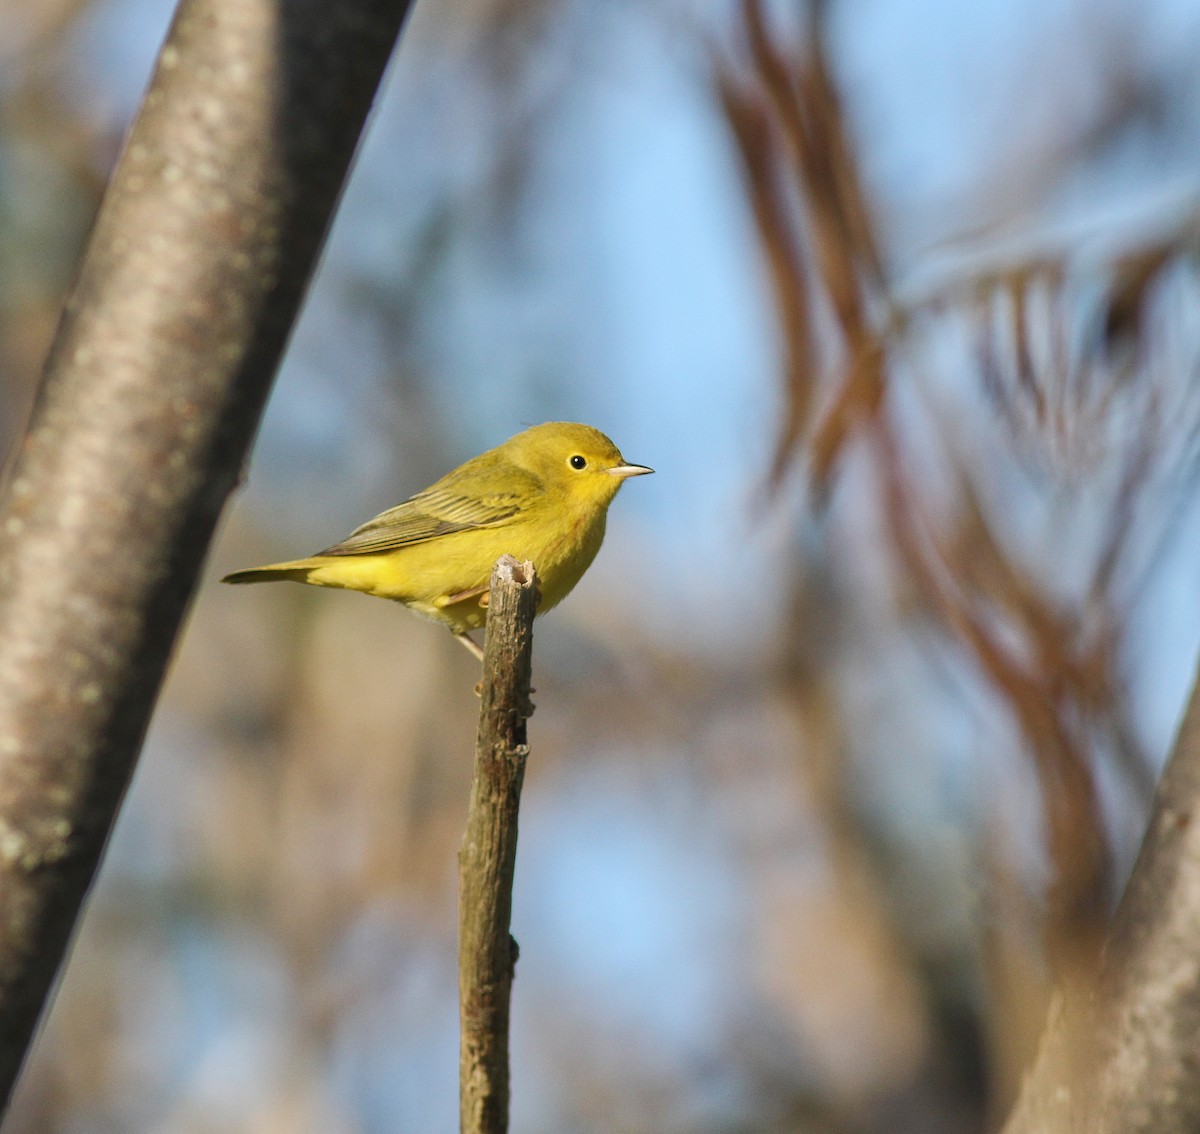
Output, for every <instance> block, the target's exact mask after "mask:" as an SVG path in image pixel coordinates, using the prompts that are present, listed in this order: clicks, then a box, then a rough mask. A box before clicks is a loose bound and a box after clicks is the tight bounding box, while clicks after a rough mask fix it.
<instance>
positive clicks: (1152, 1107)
mask: <svg viewBox="0 0 1200 1134" xmlns="http://www.w3.org/2000/svg"><path fill="white" fill-rule="evenodd" d="M1197 1130H1200V677H1198V678H1197V682H1196V684H1195V686H1194V687H1193V689H1192V693H1191V697H1190V700H1189V703H1188V707H1187V712H1186V713H1185V715H1184V719H1183V724H1182V725H1181V727H1180V730H1179V735H1178V737H1177V738H1176V740H1175V748H1174V751H1173V752H1172V753H1171V758H1170V760H1169V762H1168V764H1167V769H1166V771H1165V773H1164V774H1163V777H1162V780H1161V782H1160V783H1159V786H1158V791H1157V793H1156V795H1155V799H1154V809H1153V814H1152V816H1151V820H1150V825H1149V827H1148V829H1147V832H1146V836H1145V838H1144V840H1143V842H1142V848H1141V852H1140V853H1139V855H1138V859H1137V862H1136V864H1135V865H1134V868H1133V873H1132V875H1131V876H1130V879H1129V884H1128V886H1127V887H1126V889H1125V894H1124V896H1123V897H1122V899H1121V903H1120V906H1119V907H1118V908H1117V913H1116V917H1115V919H1114V921H1113V925H1112V928H1111V930H1110V932H1109V935H1108V940H1107V942H1106V944H1105V946H1104V950H1103V953H1102V955H1101V958H1100V964H1099V971H1098V973H1097V975H1096V977H1095V979H1094V981H1091V982H1088V983H1086V984H1081V985H1080V986H1079V987H1071V988H1064V989H1061V990H1060V991H1059V992H1058V993H1057V994H1056V996H1055V999H1054V1003H1053V1005H1052V1008H1051V1013H1050V1019H1049V1021H1048V1023H1047V1026H1046V1031H1045V1034H1044V1035H1043V1037H1042V1044H1041V1050H1040V1051H1039V1053H1038V1058H1037V1061H1036V1062H1035V1064H1034V1066H1033V1069H1032V1070H1031V1071H1030V1073H1029V1075H1028V1077H1027V1078H1026V1081H1025V1084H1024V1086H1023V1088H1022V1090H1021V1095H1020V1098H1019V1099H1018V1101H1017V1105H1016V1107H1015V1109H1014V1111H1013V1113H1012V1115H1011V1117H1010V1118H1009V1120H1008V1122H1007V1124H1006V1125H1005V1127H1004V1134H1100V1132H1111V1134H1118V1132H1119V1134H1195V1132H1196V1131H1197Z"/></svg>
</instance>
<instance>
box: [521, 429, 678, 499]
mask: <svg viewBox="0 0 1200 1134" xmlns="http://www.w3.org/2000/svg"><path fill="white" fill-rule="evenodd" d="M504 448H506V449H508V450H509V452H508V454H507V455H508V457H509V459H510V460H512V461H513V463H514V464H518V465H520V466H521V467H522V468H526V469H528V470H529V471H530V472H532V473H535V474H536V475H537V476H538V477H540V478H541V480H542V482H543V483H544V484H545V485H546V487H547V488H548V489H550V490H551V491H553V492H556V493H561V494H563V495H564V496H565V497H567V498H568V499H570V500H571V501H573V502H576V503H578V504H580V505H583V506H585V507H586V506H587V505H589V504H591V505H599V506H601V507H603V506H605V505H607V504H608V503H609V502H610V501H611V500H612V498H613V497H614V496H616V494H617V490H618V489H619V488H620V487H621V485H622V484H624V483H625V481H626V480H627V479H628V478H629V477H631V476H643V475H644V474H646V473H651V472H653V471H654V470H653V469H650V468H646V467H645V465H631V464H629V463H628V462H627V461H626V460H625V458H624V457H622V456H621V451H620V450H619V449H618V448H617V447H616V445H614V444H613V443H612V442H611V441H610V440H609V439H608V438H607V437H605V436H604V434H603V433H601V432H600V430H598V429H593V428H592V427H591V426H590V425H579V424H577V423H576V422H572V421H548V422H546V423H545V424H544V425H535V426H533V428H532V429H526V430H525V431H524V432H523V433H518V434H517V435H516V436H515V437H513V438H512V439H511V440H509V441H508V442H507V443H506V445H505V446H504Z"/></svg>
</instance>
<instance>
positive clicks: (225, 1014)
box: [0, 0, 1200, 1134]
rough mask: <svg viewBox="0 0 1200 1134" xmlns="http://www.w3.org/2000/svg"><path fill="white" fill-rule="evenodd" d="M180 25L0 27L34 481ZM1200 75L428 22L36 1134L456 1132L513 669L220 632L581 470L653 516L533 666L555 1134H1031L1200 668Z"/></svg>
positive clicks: (153, 758)
mask: <svg viewBox="0 0 1200 1134" xmlns="http://www.w3.org/2000/svg"><path fill="white" fill-rule="evenodd" d="M169 17H170V6H169V4H168V3H166V0H53V2H51V0H0V443H2V444H4V445H5V446H8V445H11V443H12V442H13V439H14V437H15V436H16V435H17V434H18V433H19V429H20V423H21V421H22V420H23V418H24V415H25V413H26V412H27V409H28V405H29V403H30V401H31V398H32V392H33V389H34V385H35V382H36V378H37V373H38V368H39V365H40V361H41V359H42V357H43V355H44V352H45V350H46V346H47V343H48V340H49V337H50V335H51V334H52V332H53V326H54V321H55V318H56V312H57V307H58V305H59V303H60V301H61V298H62V295H63V292H64V289H65V288H66V287H67V286H68V284H69V281H70V278H71V273H72V270H73V264H74V262H75V259H76V257H77V255H78V252H79V249H80V247H81V244H82V242H83V240H84V238H85V235H86V231H87V227H88V224H89V222H90V219H91V217H92V215H93V214H94V211H95V208H96V205H97V201H98V197H99V194H100V192H101V191H102V187H103V184H104V180H105V177H106V175H107V173H108V171H109V170H110V169H111V167H112V164H113V162H114V161H115V158H116V155H117V153H118V150H119V145H120V139H121V135H122V132H123V130H124V129H125V127H126V125H127V124H128V122H129V120H130V117H131V115H132V114H133V113H134V111H135V108H136V103H137V99H138V97H139V95H140V92H141V90H142V88H143V86H144V84H145V82H146V79H147V77H148V75H149V71H150V68H151V66H152V62H153V57H154V52H155V50H156V48H157V46H158V44H159V42H161V38H162V35H163V33H164V31H165V27H166V24H167V21H168V20H169ZM1197 42H1200V10H1198V9H1196V7H1195V6H1194V5H1192V4H1189V3H1186V2H1184V0H1150V2H1134V0H1055V2H1054V3H1050V4H1045V3H1041V4H1035V3H1032V0H1018V2H1015V3H1014V2H1012V0H985V2H982V3H977V4H972V5H958V4H952V3H948V2H947V0H908V2H903V0H841V2H840V3H836V4H835V3H828V4H816V5H813V6H806V5H805V4H802V3H800V2H798V0H797V2H796V3H785V2H779V3H774V4H772V3H767V2H766V0H741V2H732V0H731V2H727V3H726V2H721V0H709V2H708V3H702V2H700V0H638V2H636V3H635V2H633V0H625V2H621V0H615V2H608V3H601V2H598V0H574V2H569V0H558V2H552V0H453V2H445V3H440V4H435V3H432V2H425V3H419V4H418V5H417V8H416V11H415V14H414V17H413V20H412V23H411V26H410V28H409V31H408V33H407V35H406V38H405V41H404V44H403V47H402V50H401V51H400V53H399V56H398V58H397V60H396V62H395V65H394V67H393V69H392V72H391V76H390V79H389V83H388V86H387V89H386V91H385V92H384V93H383V95H382V96H381V99H380V102H379V106H378V110H377V113H376V116H375V120H374V122H373V125H372V127H371V130H370V133H369V135H368V137H367V138H366V140H365V143H364V145H363V148H362V152H361V154H360V158H359V161H358V165H357V169H356V172H355V175H354V178H353V180H352V182H351V184H350V186H349V189H348V191H347V194H346V198H345V201H344V205H343V208H342V211H341V214H340V217H339V220H338V222H337V224H336V227H335V229H334V232H333V234H332V239H331V241H330V245H329V248H328V250H327V253H326V256H325V259H324V262H323V266H322V269H321V272H320V275H319V277H318V279H317V281H316V284H315V286H314V289H313V291H312V294H311V297H310V301H309V303H308V305H307V309H306V311H305V313H304V316H303V319H302V320H301V323H300V324H299V326H298V328H297V330H296V333H295V337H294V341H293V345H292V349H291V352H290V356H289V359H288V362H287V364H286V366H285V368H284V370H283V372H282V374H281V375H280V378H279V382H278V385H277V390H276V394H275V397H274V399H273V401H272V403H271V406H270V410H269V413H268V416H267V419H266V422H265V424H264V427H263V431H262V434H261V436H260V439H259V443H258V446H257V449H256V451H255V454H254V460H253V463H252V465H251V467H250V469H249V472H248V479H247V483H246V487H245V489H244V491H243V492H242V494H241V495H240V496H239V498H238V499H237V500H236V501H235V503H234V504H233V506H232V507H231V509H230V511H229V514H228V518H227V521H226V523H225V526H224V531H223V534H222V537H221V540H220V542H219V544H218V546H217V547H216V548H215V549H214V552H213V555H212V571H211V572H210V575H209V578H208V579H207V580H206V582H205V584H204V586H203V587H202V589H201V591H200V593H199V595H198V597H197V600H196V604H195V608H194V610H193V613H192V617H191V620H190V625H189V627H188V630H187V634H186V636H185V638H184V640H183V642H182V644H181V646H180V648H179V650H178V655H177V658H176V661H175V664H174V668H173V672H172V675H171V678H170V682H169V686H168V688H167V690H166V693H165V696H164V698H163V701H162V703H161V705H160V707H159V710H158V713H157V717H156V722H155V725H154V727H153V729H152V733H151V736H150V739H149V742H148V744H147V747H146V751H145V753H144V755H143V758H142V761H141V766H140V770H139V772H138V775H137V778H136V780H135V784H134V787H133V790H132V792H131V794H130V797H129V799H128V802H127V805H126V808H125V811H124V814H123V816H122V819H121V821H120V824H119V827H118V830H117V832H116V835H115V837H114V839H113V844H112V846H111V848H110V852H109V854H108V858H107V861H106V864H105V867H104V870H103V872H102V876H101V878H100V881H99V883H98V885H97V887H96V890H95V893H94V896H93V898H92V901H91V904H90V907H89V910H88V914H87V917H86V920H85V922H84V924H83V927H82V930H81V932H80V934H79V938H78V941H77V943H76V947H75V950H74V954H73V957H72V959H71V963H70V966H69V969H68V972H67V975H66V977H65V979H64V980H63V982H62V987H61V990H60V993H59V995H58V998H57V1003H56V1005H55V1008H54V1011H53V1013H52V1015H51V1018H50V1021H49V1024H48V1026H47V1027H46V1028H45V1030H44V1033H43V1035H42V1037H41V1040H40V1042H39V1044H38V1047H37V1049H36V1052H35V1055H34V1057H33V1059H32V1060H31V1063H30V1065H29V1067H28V1071H27V1074H26V1076H25V1079H24V1082H23V1085H22V1088H21V1090H20V1093H19V1097H18V1099H17V1102H16V1104H15V1106H14V1108H13V1111H12V1113H11V1115H10V1117H9V1119H8V1122H7V1124H6V1126H5V1131H6V1134H20V1132H23V1131H71V1132H72V1134H84V1132H87V1134H90V1132H93V1131H95V1132H103V1131H118V1130H120V1131H126V1130H156V1131H163V1132H167V1131H170V1132H185V1131H186V1132H193V1131H196V1132H209V1131H214V1132H215V1131H257V1132H264V1134H267V1132H276V1131H279V1132H288V1134H291V1132H296V1131H321V1132H323V1134H332V1132H337V1131H347V1132H359V1131H361V1132H364V1134H373V1132H383V1131H403V1132H404V1134H420V1132H425V1131H428V1132H431V1134H441V1132H448V1131H451V1130H452V1129H453V1128H454V1123H455V1115H456V1068H457V1018H456V987H455V981H456V966H455V956H454V952H455V943H454V933H455V913H454V903H455V894H454V881H455V852H456V848H457V844H458V841H459V838H460V834H461V830H462V826H463V819H464V814H465V803H466V794H467V783H468V776H469V770H470V753H471V746H472V740H473V733H474V728H475V717H476V705H477V702H476V701H475V698H474V696H473V695H472V685H473V683H474V680H475V676H474V671H473V668H472V663H471V662H470V659H468V658H467V656H466V655H465V653H464V652H463V651H462V650H459V649H458V648H457V647H455V646H454V645H453V644H452V643H451V642H450V641H449V639H448V638H447V636H446V635H445V633H444V632H442V631H440V630H438V629H437V628H436V627H433V626H429V625H426V624H423V623H420V622H418V621H417V620H415V619H413V618H411V617H410V616H408V615H406V614H404V613H403V612H400V611H398V610H395V609H393V608H391V607H389V606H387V605H385V604H383V603H378V602H373V601H367V600H365V599H363V598H361V597H360V596H357V595H350V594H336V593H322V592H319V591H316V590H313V591H309V590H308V589H301V588H287V587H278V588H263V589H257V588H255V589H246V590H239V591H232V590H225V589H222V588H218V587H216V586H214V585H213V580H214V579H216V578H217V577H218V576H219V575H220V574H221V573H222V572H223V571H225V570H229V569H232V568H235V567H241V566H245V565H247V564H251V563H255V562H262V561H265V560H269V559H273V558H283V557H289V556H293V555H295V554H300V553H304V552H307V551H311V550H313V549H315V548H317V547H320V546H324V545H326V544H328V543H329V542H331V541H332V540H334V539H336V538H338V537H340V536H342V535H344V534H345V533H346V532H347V531H349V530H350V528H352V527H353V526H355V525H356V524H357V523H359V522H361V521H362V520H364V519H366V518H367V517H369V516H370V515H372V514H374V513H375V512H376V511H378V510H380V509H382V508H383V507H386V506H387V505H389V504H391V503H394V502H396V501H397V500H399V499H401V498H403V497H404V496H406V495H408V494H409V493H411V492H412V491H415V490H416V489H418V488H420V487H421V486H423V485H424V484H426V483H428V481H429V480H431V479H433V478H434V477H435V476H437V475H439V474H440V473H442V472H444V471H445V470H446V469H447V468H449V467H451V466H452V465H454V464H455V463H457V462H458V461H460V460H462V459H464V458H465V457H467V456H469V455H470V454H472V453H474V452H476V451H478V450H480V449H482V448H485V447H487V446H490V445H492V444H495V443H498V442H499V441H501V440H503V439H504V438H505V437H507V436H508V435H510V434H511V433H513V432H515V431H516V430H517V429H519V428H521V427H522V426H523V425H526V424H531V423H534V422H538V421H542V420H547V419H553V418H568V419H576V420H583V421H587V422H590V423H592V424H595V425H597V426H598V427H600V428H602V429H604V430H605V431H606V432H608V433H610V434H611V435H612V437H613V438H614V439H615V440H616V441H617V443H618V444H619V445H620V446H621V448H622V449H623V451H624V453H625V455H626V456H627V457H628V458H629V459H631V460H634V461H639V462H644V463H648V464H651V465H653V466H654V467H655V468H656V469H658V475H657V476H656V477H654V478H652V479H651V480H649V481H643V482H638V483H636V484H634V485H632V486H630V487H629V488H627V489H626V491H625V492H624V493H623V494H622V498H621V500H620V501H619V502H618V504H617V505H616V507H615V508H614V510H613V513H612V515H611V517H610V523H609V533H610V534H609V537H608V542H607V544H606V547H605V549H604V552H603V553H602V555H601V556H600V558H599V560H598V561H597V563H596V565H595V566H594V567H593V569H592V571H591V572H590V574H589V575H588V577H587V578H586V579H585V581H584V582H583V583H582V584H581V585H580V587H579V588H578V590H577V591H576V593H575V594H574V595H573V596H572V598H571V600H570V601H569V602H568V603H567V604H566V605H565V606H564V607H563V608H562V609H561V610H560V611H557V612H555V614H554V615H553V616H552V617H550V618H547V619H546V620H545V621H544V622H541V623H539V630H538V635H537V644H536V656H535V684H536V685H537V687H538V696H537V698H536V699H537V702H538V712H537V714H536V716H535V717H534V718H533V720H532V722H531V739H532V743H533V758H532V761H531V764H530V770H529V778H528V780H527V787H526V794H525V803H524V810H523V815H522V836H521V850H520V856H519V862H518V871H517V875H518V877H517V892H516V898H515V914H514V933H515V935H516V937H517V938H518V940H519V941H520V944H521V961H520V965H519V969H518V980H517V984H516V989H515V998H514V1031H515V1037H514V1039H515V1051H514V1116H513V1127H514V1129H515V1130H518V1131H526V1132H531V1134H538V1132H543V1134H552V1132H561V1131H571V1132H573V1134H575V1132H578V1134H586V1132H589V1131H597V1132H599V1131H605V1132H623V1134H639V1132H643V1131H644V1132H647V1134H649V1132H655V1134H669V1132H671V1131H680V1132H683V1131H688V1132H714V1134H715V1132H722V1134H733V1132H737V1131H747V1132H748V1131H762V1132H774V1131H778V1132H781V1134H782V1132H785V1131H787V1132H797V1134H801V1132H804V1134H807V1132H814V1134H815V1132H826V1131H828V1132H843V1131H844V1132H862V1134H873V1132H879V1134H884V1132H891V1131H896V1130H914V1131H917V1130H919V1131H929V1132H932V1134H939V1132H945V1134H957V1132H967V1131H981V1130H986V1129H989V1128H993V1127H994V1126H995V1125H996V1123H997V1122H998V1120H999V1119H1000V1118H1002V1116H1003V1114H1004V1112H1005V1110H1006V1109H1007V1106H1008V1105H1009V1103H1010V1101H1011V1099H1012V1096H1013V1092H1014V1090H1015V1088H1016V1085H1017V1083H1018V1081H1019V1075H1020V1071H1021V1068H1022V1067H1023V1066H1024V1065H1025V1063H1026V1062H1027V1060H1028V1059H1029V1058H1030V1055H1031V1053H1032V1049H1033V1044H1034V1043H1035V1041H1036V1038H1037V1035H1038V1032H1039V1029H1040V1026H1041V1021H1042V1017H1043V1013H1044V1009H1045V1003H1046V997H1047V991H1048V988H1049V986H1050V984H1051V982H1052V981H1053V980H1055V979H1057V978H1062V977H1064V976H1069V975H1070V973H1071V971H1073V969H1074V967H1076V966H1078V965H1079V964H1080V963H1081V962H1082V961H1084V960H1086V957H1087V956H1088V954H1089V951H1090V950H1091V948H1093V947H1094V944H1095V942H1096V940H1097V939H1098V937H1099V935H1100V933H1101V932H1102V929H1103V925H1104V920H1105V918H1106V916H1107V913H1108V910H1109V909H1110V908H1111V903H1112V901H1113V899H1114V897H1115V895H1116V894H1117V893H1119V889H1120V886H1121V883H1122V881H1123V878H1124V876H1125V874H1126V872H1127V871H1128V868H1129V866H1130V863H1131V859H1132V854H1133V853H1134V851H1135V850H1136V846H1137V842H1138V839H1139V838H1140V833H1141V828H1142V824H1143V821H1144V816H1145V813H1146V808H1147V804H1148V800H1149V793H1150V791H1151V789H1152V784H1153V782H1154V778H1155V776H1156V774H1157V770H1158V767H1159V766H1160V764H1161V761H1162V760H1163V758H1164V756H1165V754H1166V751H1167V749H1168V747H1169V744H1170V740H1171V736H1172V732H1173V730H1174V727H1175V724H1176V721H1177V718H1178V714H1179V711H1180V707H1181V704H1182V699H1183V696H1184V693H1185V691H1186V688H1187V686H1188V683H1189V681H1190V678H1191V674H1192V670H1193V666H1194V662H1195V657H1196V650H1197V645H1198V642H1200V591H1197V589H1196V587H1195V586H1194V580H1195V578H1196V570H1197V561H1198V559H1200V546H1198V540H1197V534H1196V533H1197V532H1200V526H1198V525H1197V523H1196V520H1197V515H1196V512H1197V508H1196V498H1195V493H1194V491H1193V489H1194V486H1195V480H1196V458H1197V436H1198V429H1200V387H1198V386H1197V383H1196V373H1197V361H1198V354H1197V352H1198V350H1200V316H1198V315H1197V311H1198V310H1200V307H1198V305H1197V299H1198V298H1200V296H1198V281H1197V272H1196V268H1197V263H1196V248H1197V232H1198V228H1197V223H1198V222H1197V216H1198V215H1200V214H1198V213H1197V208H1198V207H1200V195H1198V190H1200V71H1197V69H1196V67H1195V51H1194V46H1195V44H1196V43H1197ZM314 81H318V80H317V78H316V77H315V78H314ZM98 566H99V568H100V569H102V565H98Z"/></svg>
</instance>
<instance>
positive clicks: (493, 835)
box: [458, 555, 537, 1134]
mask: <svg viewBox="0 0 1200 1134" xmlns="http://www.w3.org/2000/svg"><path fill="white" fill-rule="evenodd" d="M536 603H537V584H536V581H535V579H534V572H533V564H532V563H528V562H526V563H518V562H517V560H515V559H513V558H512V557H511V556H508V555H506V556H504V557H503V558H502V559H501V560H500V562H499V563H497V564H496V569H495V571H494V572H493V573H492V589H491V599H490V602H489V606H488V619H487V647H486V650H485V652H484V658H483V683H482V686H481V697H482V699H483V704H482V706H481V708H480V712H479V733H478V736H477V738H476V741H475V777H474V780H473V781H472V784H471V803H470V810H469V812H468V815H467V831H466V834H465V835H464V837H463V844H462V850H461V851H460V852H459V899H458V936H459V942H458V949H459V957H458V992H459V1004H460V1007H459V1014H460V1023H461V1030H462V1034H461V1046H460V1051H459V1108H460V1130H461V1134H502V1132H503V1131H505V1130H507V1129H508V1005H509V996H510V994H511V991H512V980H513V969H514V967H515V965H516V961H517V943H516V942H515V941H514V940H513V939H512V938H511V937H510V936H509V932H508V927H509V919H510V916H511V914H512V884H513V869H514V866H515V864H516V857H517V809H518V807H519V806H520V801H521V783H522V781H523V780H524V778H525V761H526V758H527V757H528V755H529V747H528V745H527V744H526V742H525V721H526V720H527V719H528V717H529V715H530V714H531V713H532V712H533V705H532V704H531V702H530V700H529V694H530V692H531V691H530V688H529V681H530V656H531V653H532V649H533V615H534V610H535V607H536Z"/></svg>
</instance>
